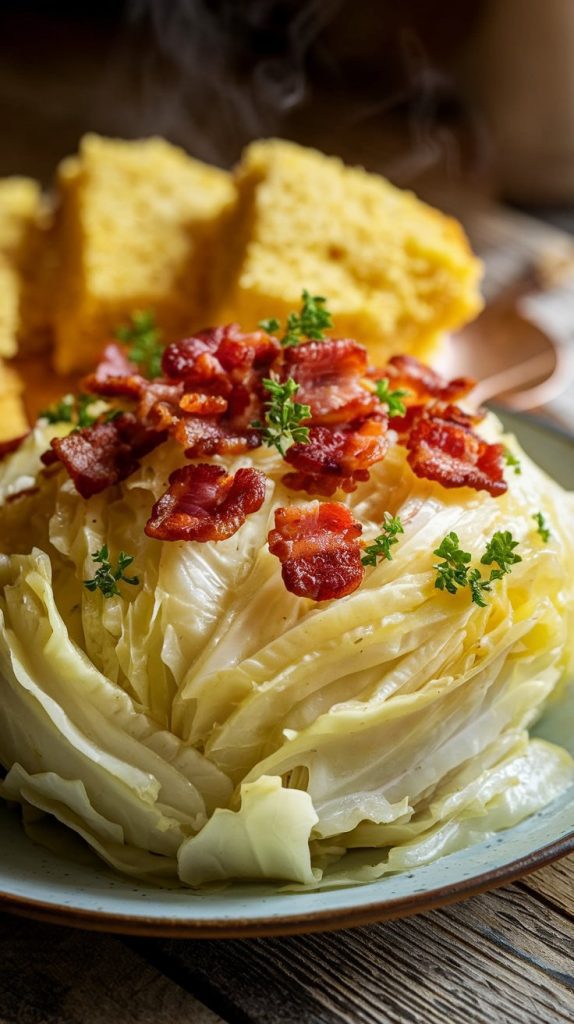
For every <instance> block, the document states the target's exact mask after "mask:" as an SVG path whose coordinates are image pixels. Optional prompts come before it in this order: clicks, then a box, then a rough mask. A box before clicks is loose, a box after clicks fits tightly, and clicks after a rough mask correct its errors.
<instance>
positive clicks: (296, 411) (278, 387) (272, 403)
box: [251, 377, 311, 455]
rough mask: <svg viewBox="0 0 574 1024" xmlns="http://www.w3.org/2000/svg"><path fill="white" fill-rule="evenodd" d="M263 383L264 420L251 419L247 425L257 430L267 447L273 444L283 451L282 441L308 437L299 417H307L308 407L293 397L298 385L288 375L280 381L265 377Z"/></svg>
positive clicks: (305, 439) (303, 441)
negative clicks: (267, 394)
mask: <svg viewBox="0 0 574 1024" xmlns="http://www.w3.org/2000/svg"><path fill="white" fill-rule="evenodd" d="M263 387H264V388H265V390H266V391H268V392H269V395H270V398H269V401H268V402H266V403H265V407H266V412H265V422H264V423H262V422H261V420H254V421H253V423H252V424H251V426H252V427H255V428H256V430H260V431H261V438H262V440H263V442H264V443H265V444H266V445H268V447H269V448H272V447H275V448H276V449H277V451H278V452H279V453H280V455H285V448H284V442H285V441H295V442H298V443H299V444H306V443H307V442H308V441H309V427H304V426H302V425H301V421H302V420H306V419H309V417H310V416H311V407H310V406H308V405H302V404H301V403H299V402H294V401H293V396H294V395H296V394H297V391H298V390H299V385H298V384H297V382H296V381H294V380H293V378H292V377H289V379H288V380H286V381H285V383H284V384H282V383H281V382H280V381H278V380H273V379H272V378H271V377H265V378H264V380H263Z"/></svg>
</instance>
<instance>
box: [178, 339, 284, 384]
mask: <svg viewBox="0 0 574 1024" xmlns="http://www.w3.org/2000/svg"><path fill="white" fill-rule="evenodd" d="M279 351H280V345H279V342H278V341H277V339H276V338H273V337H271V335H269V334H267V333H266V332H265V331H253V332H252V333H250V334H243V333H242V332H241V331H240V330H239V326H238V324H227V325H226V326H225V327H212V328H208V329H207V330H205V331H199V332H198V333H197V334H196V335H193V337H191V338H183V339H182V340H181V341H174V342H173V343H172V344H171V345H168V346H167V348H166V349H165V351H164V353H163V358H162V368H163V372H164V373H165V375H166V377H169V378H170V379H171V380H182V381H185V382H186V383H192V384H197V385H199V384H203V385H208V384H211V385H213V384H214V383H216V382H217V380H218V378H221V377H223V378H225V376H226V374H228V373H231V372H232V371H234V370H239V371H242V372H245V371H246V370H249V369H250V368H251V367H252V366H256V367H265V366H269V365H270V364H271V363H272V362H273V360H274V359H275V357H276V356H277V354H278V352H279Z"/></svg>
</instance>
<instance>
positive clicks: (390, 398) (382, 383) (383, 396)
mask: <svg viewBox="0 0 574 1024" xmlns="http://www.w3.org/2000/svg"><path fill="white" fill-rule="evenodd" d="M375 391H376V394H377V398H378V399H379V402H383V403H384V404H385V405H386V406H387V409H388V413H389V417H390V418H391V419H392V417H393V416H404V415H405V412H406V411H407V409H406V406H405V403H404V402H403V398H406V397H407V396H408V395H412V391H404V390H402V389H401V388H397V389H396V391H391V390H390V382H389V378H388V377H381V379H380V380H376V381H375Z"/></svg>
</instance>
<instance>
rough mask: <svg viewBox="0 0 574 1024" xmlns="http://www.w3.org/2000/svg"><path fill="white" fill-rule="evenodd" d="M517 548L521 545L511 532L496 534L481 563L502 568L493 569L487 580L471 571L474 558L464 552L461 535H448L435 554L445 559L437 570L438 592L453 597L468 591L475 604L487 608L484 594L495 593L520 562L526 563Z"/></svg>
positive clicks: (436, 584)
mask: <svg viewBox="0 0 574 1024" xmlns="http://www.w3.org/2000/svg"><path fill="white" fill-rule="evenodd" d="M516 547H518V541H515V540H513V539H512V534H511V533H510V532H509V531H508V530H504V531H500V530H498V531H497V532H496V533H494V534H493V535H492V538H491V539H490V540H489V542H488V544H487V545H486V548H485V551H484V554H483V556H482V558H481V559H480V561H481V564H482V565H493V564H494V565H496V566H498V568H495V569H491V570H490V575H489V576H488V577H487V578H484V577H483V576H482V574H481V571H480V569H478V568H474V569H471V568H470V562H471V560H472V555H471V554H470V552H469V551H463V550H462V549H461V547H460V544H459V539H458V536H457V534H456V533H454V532H451V533H448V534H447V536H446V537H445V538H444V539H443V540H442V541H441V543H440V545H439V547H438V548H436V549H435V551H434V552H433V554H435V555H438V556H439V558H442V559H443V561H442V562H440V563H439V564H437V565H435V566H434V568H435V569H436V572H437V578H436V580H435V587H436V588H437V590H446V591H448V593H449V594H456V592H457V590H459V589H462V588H463V587H468V588H469V589H470V592H471V597H472V600H473V601H474V603H475V604H477V605H480V607H481V608H484V607H486V601H485V600H484V597H483V594H484V593H485V592H488V591H490V590H491V587H492V584H493V583H494V582H495V581H496V580H501V579H502V577H503V576H506V575H507V573H509V572H510V571H511V568H512V566H513V565H515V564H516V562H521V561H522V558H521V557H520V555H517V554H516V553H515V551H514V549H515V548H516Z"/></svg>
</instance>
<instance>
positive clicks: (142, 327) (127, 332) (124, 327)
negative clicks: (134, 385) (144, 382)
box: [115, 309, 163, 379]
mask: <svg viewBox="0 0 574 1024" xmlns="http://www.w3.org/2000/svg"><path fill="white" fill-rule="evenodd" d="M130 320H131V323H129V324H121V325H120V326H119V327H118V328H116V332H115V335H116V338H119V340H120V341H123V342H125V343H126V344H129V346H130V347H129V348H128V358H129V359H131V361H132V362H133V363H137V364H138V368H139V369H140V370H141V372H142V373H143V374H145V376H146V377H149V378H150V379H153V378H154V377H161V357H162V355H163V345H162V343H161V331H160V330H159V328H158V327H157V325H156V322H155V316H154V314H153V313H152V311H151V310H150V309H136V310H135V311H134V312H133V313H132V315H131V317H130Z"/></svg>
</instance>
